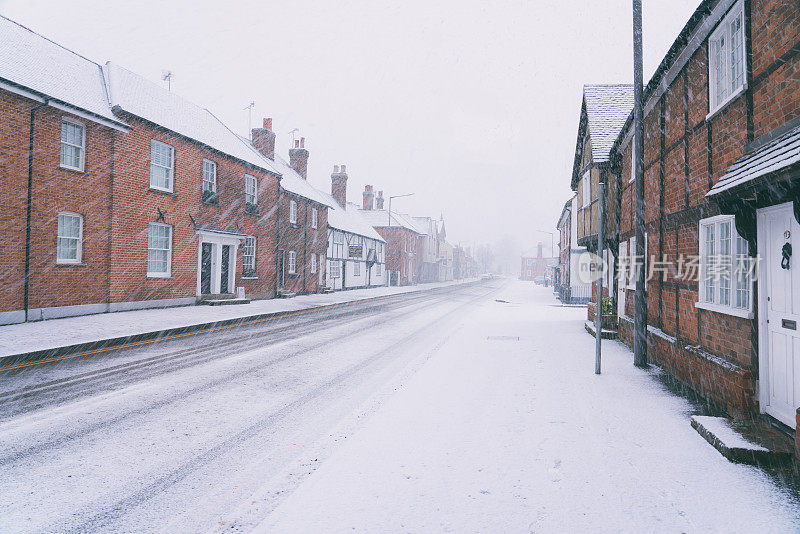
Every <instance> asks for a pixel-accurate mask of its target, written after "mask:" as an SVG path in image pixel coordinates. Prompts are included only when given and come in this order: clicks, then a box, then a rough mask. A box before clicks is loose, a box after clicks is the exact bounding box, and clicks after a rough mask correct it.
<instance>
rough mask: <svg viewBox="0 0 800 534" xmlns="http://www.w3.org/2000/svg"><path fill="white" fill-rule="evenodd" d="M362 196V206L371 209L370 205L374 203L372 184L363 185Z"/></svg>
mask: <svg viewBox="0 0 800 534" xmlns="http://www.w3.org/2000/svg"><path fill="white" fill-rule="evenodd" d="M363 196H364V203H363V206H362V207H363V208H364V209H365V210H371V209H372V207H373V204H374V200H375V193H373V192H372V186H371V185H365V186H364V193H363Z"/></svg>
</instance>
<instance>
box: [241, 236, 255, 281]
mask: <svg viewBox="0 0 800 534" xmlns="http://www.w3.org/2000/svg"><path fill="white" fill-rule="evenodd" d="M251 240H252V243H253V244H252V246H251V245H250V244H249V242H250V241H251ZM257 246H258V239H257V238H256V236H254V235H249V236H247V237H245V238H244V242H243V244H242V273H243V274H247V275H253V274H255V272H256V247H257ZM248 263H249V264H250V265H249V267H250V268H249V269H248Z"/></svg>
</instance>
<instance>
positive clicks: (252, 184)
mask: <svg viewBox="0 0 800 534" xmlns="http://www.w3.org/2000/svg"><path fill="white" fill-rule="evenodd" d="M244 202H245V204H249V205H251V206H258V180H257V179H256V177H255V176H250V175H249V174H245V175H244Z"/></svg>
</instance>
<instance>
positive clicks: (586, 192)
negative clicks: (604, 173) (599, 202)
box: [582, 169, 592, 208]
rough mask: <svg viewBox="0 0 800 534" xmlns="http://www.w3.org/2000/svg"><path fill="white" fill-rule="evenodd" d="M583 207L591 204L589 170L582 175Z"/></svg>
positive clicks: (590, 175) (590, 173)
mask: <svg viewBox="0 0 800 534" xmlns="http://www.w3.org/2000/svg"><path fill="white" fill-rule="evenodd" d="M582 185H583V207H584V208H585V207H587V206H588V205H589V204H591V203H592V171H591V169H590V170H588V171H586V172H585V173H583V178H582Z"/></svg>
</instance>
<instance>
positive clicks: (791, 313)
mask: <svg viewBox="0 0 800 534" xmlns="http://www.w3.org/2000/svg"><path fill="white" fill-rule="evenodd" d="M758 244H759V245H758V252H759V255H760V259H761V263H760V266H759V267H760V269H759V291H758V292H759V295H760V299H761V300H760V303H759V310H760V311H759V323H760V325H759V326H760V328H759V347H760V351H759V367H760V369H759V379H760V381H761V396H760V402H761V409H762V410H763V411H765V412H766V413H768V414H770V415H772V416H773V417H775V418H776V419H778V420H780V421H782V422H783V423H785V424H787V425H789V426H791V427H792V428H794V426H795V424H796V421H795V414H796V410H797V408H798V406H800V330H798V326H797V324H798V322H800V251H798V247H800V225H798V224H797V221H796V220H795V218H794V214H793V212H792V204H791V203H787V204H782V205H780V206H773V207H770V208H764V209H762V210H759V212H758ZM786 245H789V246H791V247H792V249H793V252H794V254H793V255H792V256H791V258H789V260H788V261H786V260H785V259H784V257H783V251H784V250H785V248H788V247H786Z"/></svg>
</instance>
